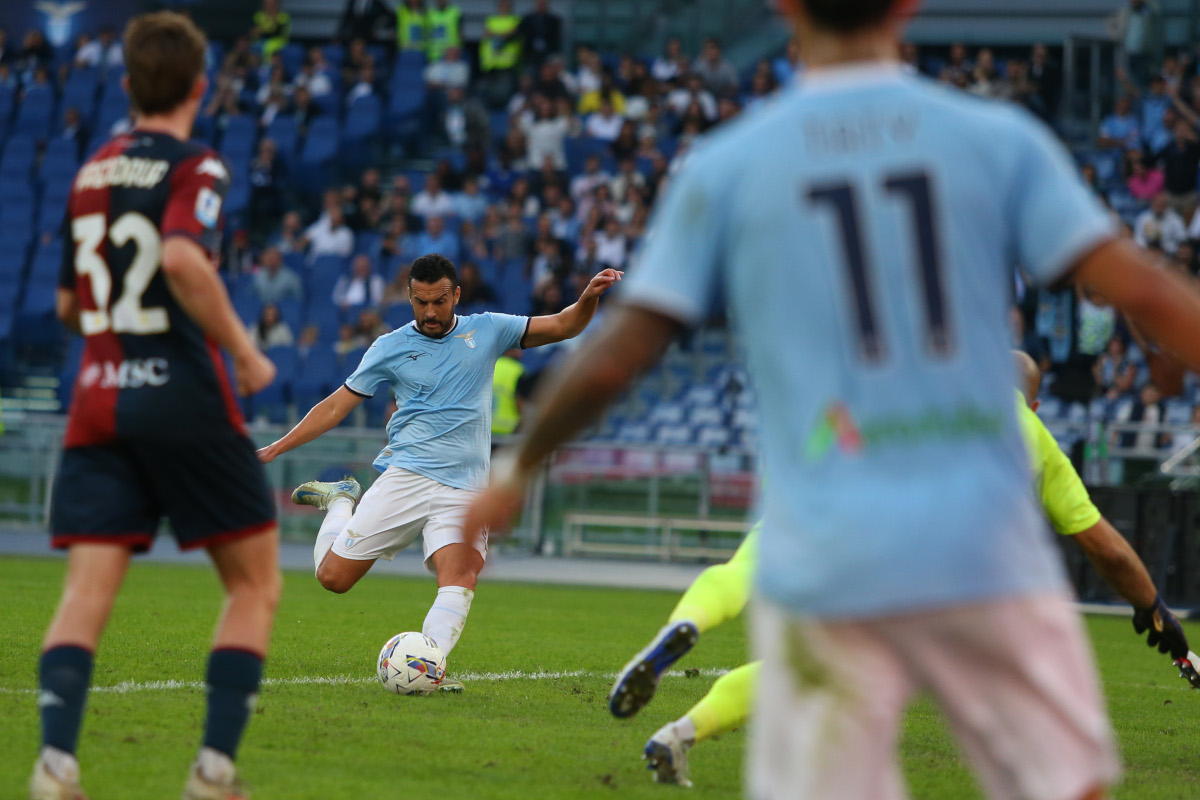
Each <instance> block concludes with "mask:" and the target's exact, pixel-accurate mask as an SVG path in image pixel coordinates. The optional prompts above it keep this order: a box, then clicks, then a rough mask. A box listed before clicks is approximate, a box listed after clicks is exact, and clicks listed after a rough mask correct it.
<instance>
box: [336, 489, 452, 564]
mask: <svg viewBox="0 0 1200 800" xmlns="http://www.w3.org/2000/svg"><path fill="white" fill-rule="evenodd" d="M431 483H433V481H430V480H429V479H428V478H424V477H422V476H420V475H415V474H413V473H411V472H408V471H407V470H402V469H396V468H395V467H389V468H388V469H387V470H386V471H384V473H383V474H382V475H380V476H379V477H378V478H376V479H375V482H374V483H373V484H371V486H370V488H369V489H367V491H366V492H365V493H364V494H363V496H362V500H360V501H359V503H358V507H357V508H356V509H354V515H353V516H351V517H350V521H349V522H348V523H346V527H345V529H344V530H343V531H342V532H341V533H340V534H339V535H338V537H337V540H336V541H334V543H333V548H332V549H331V550H330V553H331V554H332V555H335V556H337V557H339V558H342V559H346V560H349V561H368V562H373V561H375V560H376V559H379V558H382V559H385V560H391V559H392V558H395V556H396V554H397V553H399V552H400V551H401V550H403V549H404V548H406V547H408V546H409V545H410V544H412V543H413V542H414V541H416V539H417V537H418V536H420V535H421V528H422V527H424V525H425V521H426V520H427V519H428V517H429V497H430V488H429V485H428V484H431ZM364 571H365V570H364Z"/></svg>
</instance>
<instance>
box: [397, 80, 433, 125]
mask: <svg viewBox="0 0 1200 800" xmlns="http://www.w3.org/2000/svg"><path fill="white" fill-rule="evenodd" d="M424 110H425V84H423V83H420V82H418V83H415V84H404V85H403V86H393V88H392V96H391V99H390V100H389V101H388V123H389V124H390V125H391V127H392V128H393V129H395V130H402V129H405V124H406V123H416V122H417V121H418V120H419V118H420V115H421V112H422V111H424Z"/></svg>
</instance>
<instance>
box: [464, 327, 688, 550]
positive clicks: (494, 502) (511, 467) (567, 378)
mask: <svg viewBox="0 0 1200 800" xmlns="http://www.w3.org/2000/svg"><path fill="white" fill-rule="evenodd" d="M679 329H680V323H678V322H676V321H675V320H673V319H671V318H670V317H665V316H663V315H661V314H657V313H655V312H653V311H648V310H645V309H641V308H634V307H622V308H620V309H619V310H618V311H616V312H615V313H614V314H613V315H612V317H611V319H609V320H607V321H606V324H605V326H604V328H603V330H601V331H600V333H599V334H597V335H596V336H594V337H592V338H591V339H590V340H589V341H588V342H587V343H586V344H585V345H584V346H583V347H581V348H580V349H579V350H578V351H577V352H576V353H575V354H573V355H572V356H571V358H570V359H569V360H568V361H567V363H566V364H565V365H564V366H563V367H562V369H559V370H556V371H555V372H554V374H553V375H552V376H551V377H550V378H549V379H548V380H546V381H544V382H543V383H542V385H541V386H540V387H539V389H538V391H537V394H536V396H535V399H534V401H533V403H532V405H533V406H534V408H536V409H537V413H536V415H535V417H534V418H533V419H532V420H531V421H530V425H529V428H528V432H527V434H526V436H525V439H524V441H523V442H522V443H521V444H520V445H519V447H518V448H517V449H516V450H515V451H511V452H506V453H503V454H501V456H500V457H499V458H497V459H493V461H492V464H493V469H492V475H493V482H492V486H491V487H489V488H488V489H486V490H484V491H483V492H481V493H480V494H479V496H478V497H477V498H476V499H475V502H473V503H472V504H471V509H470V511H469V512H468V514H467V519H466V523H465V525H464V528H463V530H464V531H465V532H466V534H467V536H468V537H472V536H479V535H480V533H481V532H482V531H483V530H484V529H485V528H487V529H490V530H491V531H493V532H499V531H503V530H506V529H507V528H508V526H509V524H510V523H511V522H512V518H513V516H514V515H515V514H516V512H517V510H518V509H519V508H520V507H521V504H522V501H523V499H524V496H525V488H526V487H527V486H528V484H529V480H530V478H531V477H532V475H533V474H534V472H535V471H536V470H537V467H538V465H539V464H541V462H542V461H543V460H544V459H545V458H546V457H547V456H549V455H550V454H551V453H552V452H554V450H555V449H556V448H558V447H559V446H560V445H562V444H563V443H564V442H566V441H567V440H568V439H570V438H571V437H572V436H574V435H575V434H577V433H579V432H580V431H582V430H583V429H584V428H586V427H587V426H588V425H590V424H592V423H593V422H595V421H596V420H597V419H598V418H599V417H600V415H601V414H602V413H603V412H604V409H606V408H607V407H608V406H609V405H611V404H612V402H613V401H614V400H615V399H616V398H617V397H618V396H619V395H620V394H621V392H623V391H625V389H627V388H628V387H629V385H630V384H631V383H633V381H634V379H635V378H636V377H637V376H638V375H639V374H641V373H642V372H643V371H645V370H646V369H647V368H649V367H650V366H651V365H653V364H654V363H655V362H657V361H658V360H659V359H660V358H661V357H662V354H663V352H664V351H666V349H667V345H669V344H670V343H671V340H672V339H673V338H674V337H675V334H676V333H678V331H679Z"/></svg>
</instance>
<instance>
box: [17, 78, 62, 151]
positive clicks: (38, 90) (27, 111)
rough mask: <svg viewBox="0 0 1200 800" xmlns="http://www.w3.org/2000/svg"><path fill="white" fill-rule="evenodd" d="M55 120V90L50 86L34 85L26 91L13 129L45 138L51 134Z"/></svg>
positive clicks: (20, 132) (37, 137) (39, 138)
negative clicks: (51, 125)
mask: <svg viewBox="0 0 1200 800" xmlns="http://www.w3.org/2000/svg"><path fill="white" fill-rule="evenodd" d="M53 120H54V90H53V89H50V88H49V87H41V86H33V87H30V88H29V89H28V90H26V92H25V97H24V99H22V100H21V106H20V108H18V109H17V118H16V121H15V122H14V123H13V130H14V131H15V132H16V133H19V134H27V135H29V136H32V137H34V138H35V139H38V140H42V139H45V138H46V137H47V136H48V135H49V134H50V124H51V122H52V121H53Z"/></svg>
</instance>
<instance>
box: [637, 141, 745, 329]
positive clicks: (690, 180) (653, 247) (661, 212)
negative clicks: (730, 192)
mask: <svg viewBox="0 0 1200 800" xmlns="http://www.w3.org/2000/svg"><path fill="white" fill-rule="evenodd" d="M706 155H707V154H706ZM712 163H713V162H712V159H703V160H700V161H698V160H697V158H696V157H695V156H693V160H692V162H691V163H690V164H688V165H687V166H686V167H685V168H684V169H683V170H682V171H680V172H679V173H678V174H677V175H675V176H674V177H673V178H671V182H670V184H669V185H668V187H667V193H666V196H665V197H664V198H663V200H662V202H661V203H660V204H659V208H658V210H657V211H655V213H654V218H653V220H652V221H651V225H650V228H649V230H648V232H647V234H646V238H645V241H644V243H643V244H642V247H641V249H640V250H639V252H638V253H637V255H636V256H635V257H634V260H633V264H632V266H631V267H630V269H629V275H628V276H626V278H625V280H624V281H623V286H622V289H623V291H622V293H621V296H622V298H623V299H624V301H625V302H626V303H629V304H630V305H634V306H638V307H640V308H646V309H649V310H651V311H656V312H659V313H661V314H664V315H666V316H668V317H671V318H673V319H675V320H678V321H679V322H682V323H684V324H686V325H688V326H695V325H698V324H699V323H700V322H702V321H703V320H704V318H705V317H706V316H707V315H708V312H709V309H710V308H711V305H712V300H713V298H714V297H715V296H716V291H717V284H718V280H719V277H720V268H721V264H722V246H723V238H724V234H723V230H724V226H723V225H722V219H723V217H724V214H723V208H722V203H720V202H719V195H718V193H717V191H716V190H715V188H714V184H715V180H714V175H713V173H712V172H706V171H704V168H705V167H706V166H711V165H712Z"/></svg>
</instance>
